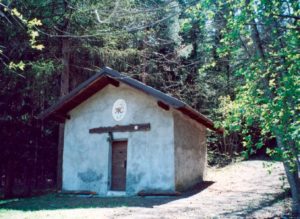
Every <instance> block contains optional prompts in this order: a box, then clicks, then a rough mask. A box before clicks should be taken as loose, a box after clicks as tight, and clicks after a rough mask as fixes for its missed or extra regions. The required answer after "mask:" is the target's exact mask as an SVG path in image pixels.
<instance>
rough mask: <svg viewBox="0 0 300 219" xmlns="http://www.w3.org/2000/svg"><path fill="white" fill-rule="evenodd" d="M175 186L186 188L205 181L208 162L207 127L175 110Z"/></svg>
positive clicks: (179, 189)
mask: <svg viewBox="0 0 300 219" xmlns="http://www.w3.org/2000/svg"><path fill="white" fill-rule="evenodd" d="M173 115H174V136H175V139H174V142H175V185H176V186H175V187H176V190H178V191H181V190H186V189H188V188H189V187H192V186H194V185H195V184H197V183H199V182H201V181H203V178H204V174H205V168H206V164H207V146H206V127H205V126H203V125H201V124H199V123H197V122H195V121H194V120H192V119H190V118H188V117H186V116H184V115H182V113H180V112H177V111H174V113H173Z"/></svg>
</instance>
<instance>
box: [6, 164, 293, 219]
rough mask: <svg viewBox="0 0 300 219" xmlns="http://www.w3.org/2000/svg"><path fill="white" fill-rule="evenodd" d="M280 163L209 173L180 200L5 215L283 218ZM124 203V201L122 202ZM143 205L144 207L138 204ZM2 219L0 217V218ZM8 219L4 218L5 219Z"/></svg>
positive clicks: (238, 166)
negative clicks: (198, 187) (196, 188)
mask: <svg viewBox="0 0 300 219" xmlns="http://www.w3.org/2000/svg"><path fill="white" fill-rule="evenodd" d="M283 175H284V174H283V167H282V165H281V164H280V163H276V164H275V165H273V168H272V173H271V174H269V173H268V172H267V169H266V168H263V161H246V162H241V163H236V164H233V165H230V166H227V167H225V168H222V169H208V174H207V178H206V181H212V182H213V183H210V185H209V183H208V185H209V186H208V187H207V188H206V189H203V190H202V191H200V192H199V191H198V192H196V193H193V194H187V195H186V196H184V197H180V198H138V199H137V198H135V199H133V198H128V199H129V200H128V201H129V202H131V201H130V199H133V200H134V202H136V203H134V202H133V203H132V202H131V204H129V205H128V206H130V207H113V208H105V207H101V208H99V207H96V208H94V207H92V208H88V209H87V208H76V209H55V210H39V211H31V212H18V211H16V212H15V213H14V214H12V212H11V213H9V211H8V212H7V214H6V215H5V214H4V215H3V216H11V217H12V218H15V216H16V218H20V217H18V216H22V217H21V218H23V217H24V218H45V217H46V218H64V219H65V218H212V217H217V218H240V217H248V218H268V217H274V216H281V215H284V214H286V209H288V207H289V205H290V201H291V200H290V198H286V195H285V193H284V192H283V190H282V188H281V186H282V181H281V180H279V178H280V177H282V176H283ZM125 201H126V200H125ZM141 202H143V203H141ZM0 218H1V214H0ZM6 218H7V217H6Z"/></svg>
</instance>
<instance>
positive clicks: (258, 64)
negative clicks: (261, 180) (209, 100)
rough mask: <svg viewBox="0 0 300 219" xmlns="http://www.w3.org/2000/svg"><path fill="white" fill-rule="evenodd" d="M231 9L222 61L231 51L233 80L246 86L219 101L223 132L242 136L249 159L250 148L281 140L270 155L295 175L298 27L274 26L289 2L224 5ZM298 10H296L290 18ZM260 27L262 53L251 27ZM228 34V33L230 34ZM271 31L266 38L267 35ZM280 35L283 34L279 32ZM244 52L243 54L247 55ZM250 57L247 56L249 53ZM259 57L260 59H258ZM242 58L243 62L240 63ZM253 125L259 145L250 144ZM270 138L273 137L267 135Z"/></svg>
mask: <svg viewBox="0 0 300 219" xmlns="http://www.w3.org/2000/svg"><path fill="white" fill-rule="evenodd" d="M222 4H224V5H226V7H228V8H229V10H230V11H232V13H230V14H229V15H228V16H227V17H226V19H227V27H224V28H227V31H226V32H225V31H224V38H223V39H222V47H220V48H219V51H218V52H219V53H220V55H221V56H226V55H227V53H228V52H227V51H230V54H231V56H232V62H236V63H237V64H236V65H239V67H238V68H236V69H235V71H234V72H235V74H236V76H238V77H242V78H243V79H244V84H243V85H242V86H239V87H238V88H237V89H236V96H235V98H234V99H232V98H230V97H223V98H221V109H220V113H221V114H222V115H223V118H226V119H225V120H224V122H223V126H224V127H227V128H228V130H230V131H241V132H242V134H243V135H244V142H243V144H244V146H245V147H246V148H247V151H249V152H250V153H251V151H252V148H260V147H262V144H263V142H264V140H266V138H270V137H271V138H272V137H276V138H277V139H278V138H280V139H282V146H279V147H280V148H279V149H276V150H271V149H269V150H268V152H269V153H270V154H272V155H276V157H280V158H281V159H283V160H284V161H286V162H289V166H290V167H291V168H293V169H295V168H296V164H297V162H296V159H297V157H298V156H299V149H300V135H299V134H298V133H299V121H300V113H299V112H300V111H299V106H300V98H299V97H300V75H299V71H300V61H299V52H298V51H299V45H300V42H299V41H300V40H299V32H298V30H296V28H297V27H298V21H297V20H296V21H295V20H293V19H286V20H285V21H282V20H278V16H276V15H283V14H285V13H286V7H287V6H289V7H293V4H292V2H287V3H286V4H287V5H286V4H282V3H280V2H273V1H272V2H250V3H249V4H248V5H246V4H245V3H243V2H239V1H226V2H224V3H222ZM298 13H299V9H297V10H296V8H294V11H293V14H295V15H296V14H298ZM254 21H255V22H258V23H260V22H261V23H262V25H263V26H262V28H259V34H260V36H259V37H260V38H261V40H263V43H264V44H263V45H259V46H262V47H263V48H262V49H261V50H262V51H258V50H259V49H258V47H257V46H258V45H255V44H257V43H259V42H255V40H257V39H255V38H253V32H251V28H253V25H256V24H252V25H249V23H251V22H254ZM228 30H229V31H228ZM269 30H270V31H271V32H272V35H270V34H269V33H268V32H267V31H269ZM281 30H283V31H281ZM245 50H246V51H245ZM247 52H248V53H247ZM259 52H263V53H264V54H263V55H262V54H259ZM244 58H245V59H244ZM254 123H255V124H257V125H258V128H259V129H260V132H261V139H260V142H259V143H256V144H254V143H253V140H252V139H251V135H249V129H250V128H251V127H253V125H254ZM268 133H271V135H269V136H268V135H267V134H268Z"/></svg>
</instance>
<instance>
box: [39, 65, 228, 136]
mask: <svg viewBox="0 0 300 219" xmlns="http://www.w3.org/2000/svg"><path fill="white" fill-rule="evenodd" d="M120 83H124V84H127V85H128V86H130V87H133V88H135V89H137V90H139V91H141V92H143V93H146V94H148V95H151V96H153V97H154V98H155V99H156V100H157V101H158V105H159V106H160V107H162V108H163V109H165V110H168V109H169V107H172V108H174V109H176V110H178V111H180V112H182V113H183V114H185V115H187V116H188V117H190V118H191V119H193V120H195V121H196V122H198V123H201V124H203V125H204V126H206V127H207V128H209V129H211V130H214V131H216V132H218V133H223V129H222V128H216V127H215V125H214V123H213V121H212V120H210V119H208V118H207V117H205V116H204V115H202V114H201V113H199V112H198V111H196V110H194V109H193V108H192V107H190V106H188V105H187V104H186V103H184V102H182V101H180V100H178V99H176V98H174V97H171V96H169V95H167V94H165V93H163V92H161V91H159V90H156V89H154V88H152V87H150V86H147V85H145V84H143V83H141V82H139V81H137V80H135V79H133V78H130V77H127V76H125V75H122V74H121V73H119V72H117V71H114V70H112V69H111V68H108V67H105V68H103V69H102V70H101V71H99V72H97V73H96V74H95V75H94V76H92V77H91V78H89V79H88V80H86V81H85V82H83V83H81V84H80V85H79V86H78V87H76V88H75V89H74V90H72V91H71V92H70V93H69V94H67V95H66V96H64V97H62V98H60V99H59V100H58V102H57V103H56V104H54V105H52V106H51V107H49V108H48V109H46V110H45V111H43V112H42V113H41V114H39V115H38V119H42V120H44V119H46V118H47V119H53V120H56V121H58V122H62V123H63V122H65V120H66V119H69V118H70V116H69V115H68V112H69V111H70V110H72V109H74V108H75V107H76V106H78V105H79V104H81V103H82V102H83V101H85V100H86V99H88V98H89V97H91V96H92V95H93V94H95V93H96V92H98V91H100V90H101V89H103V88H104V87H105V86H107V85H109V84H111V85H113V86H115V87H118V86H119V84H120Z"/></svg>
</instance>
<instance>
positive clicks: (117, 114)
mask: <svg viewBox="0 0 300 219" xmlns="http://www.w3.org/2000/svg"><path fill="white" fill-rule="evenodd" d="M126 111H127V106H126V102H125V100H123V99H118V100H116V102H115V103H114V105H113V108H112V117H113V118H114V120H116V121H120V120H122V119H123V118H124V117H125V115H126Z"/></svg>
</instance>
